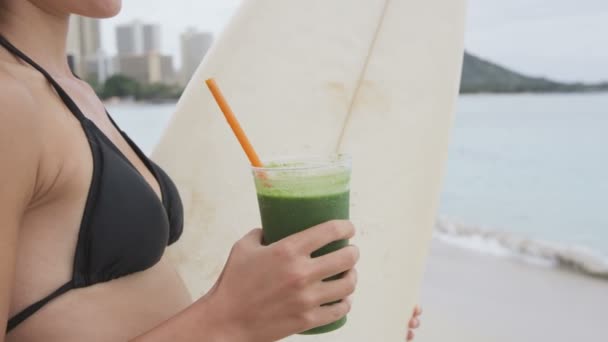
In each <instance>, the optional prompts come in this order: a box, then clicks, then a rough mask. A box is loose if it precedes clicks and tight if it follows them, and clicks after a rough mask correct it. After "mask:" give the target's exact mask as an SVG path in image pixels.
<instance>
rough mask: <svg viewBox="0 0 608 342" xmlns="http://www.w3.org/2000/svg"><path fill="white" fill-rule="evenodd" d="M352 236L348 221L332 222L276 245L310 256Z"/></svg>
mask: <svg viewBox="0 0 608 342" xmlns="http://www.w3.org/2000/svg"><path fill="white" fill-rule="evenodd" d="M354 235H355V227H354V226H353V224H352V223H351V222H350V221H343V220H334V221H329V222H325V223H321V224H320V225H318V226H314V227H312V228H309V229H306V230H304V231H301V232H299V233H297V234H293V235H290V236H288V237H286V238H284V239H283V240H281V241H280V242H278V243H282V244H287V245H288V246H290V247H291V248H294V249H295V250H297V251H298V252H304V253H306V254H308V255H310V254H312V252H314V251H316V250H317V249H319V248H321V247H323V246H325V245H327V244H329V243H330V242H334V241H338V240H348V239H350V238H352V237H353V236H354Z"/></svg>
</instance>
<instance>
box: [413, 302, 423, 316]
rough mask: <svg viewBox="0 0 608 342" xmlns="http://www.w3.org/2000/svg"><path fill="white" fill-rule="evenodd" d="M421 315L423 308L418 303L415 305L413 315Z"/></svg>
mask: <svg viewBox="0 0 608 342" xmlns="http://www.w3.org/2000/svg"><path fill="white" fill-rule="evenodd" d="M420 315H422V308H421V307H420V305H416V306H415V307H414V313H413V317H418V316H420Z"/></svg>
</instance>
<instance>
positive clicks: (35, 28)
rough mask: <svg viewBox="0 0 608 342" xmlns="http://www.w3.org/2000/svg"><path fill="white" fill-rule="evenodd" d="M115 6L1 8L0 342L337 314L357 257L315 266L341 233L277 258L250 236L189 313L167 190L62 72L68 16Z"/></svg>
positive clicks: (167, 332)
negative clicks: (175, 258) (173, 256)
mask: <svg viewBox="0 0 608 342" xmlns="http://www.w3.org/2000/svg"><path fill="white" fill-rule="evenodd" d="M120 5H121V4H120V0H0V46H1V48H0V87H1V88H0V89H2V91H1V92H0V179H2V185H1V186H0V329H5V327H4V324H7V325H6V330H7V334H6V336H3V337H0V342H2V341H24V342H27V341H62V342H63V341H129V340H132V341H167V340H169V339H170V340H172V341H211V342H212V341H231V342H239V341H244V342H245V341H246V342H250V341H260V342H267V341H274V340H277V339H280V338H283V337H286V336H288V335H291V334H294V333H297V332H301V331H304V330H307V329H310V328H312V327H315V326H319V325H323V324H326V323H329V322H332V321H334V320H336V319H337V318H339V317H341V316H343V315H345V314H346V313H347V312H348V311H349V310H350V301H349V300H348V299H347V298H348V296H349V295H350V294H352V292H353V291H354V289H355V285H356V273H355V270H354V266H355V264H356V261H357V259H358V250H357V248H356V247H355V246H349V247H346V248H344V249H342V250H340V251H338V252H335V253H331V254H328V255H326V256H323V257H320V258H315V259H311V258H310V256H309V255H310V253H311V252H312V251H314V250H316V249H318V248H319V247H321V246H323V245H325V244H327V243H328V242H330V241H334V240H337V239H344V238H350V237H352V236H353V234H354V227H353V226H352V224H351V223H350V222H347V221H336V222H328V223H325V224H321V225H319V226H317V227H314V228H312V229H309V230H307V231H305V232H302V233H300V234H297V235H293V236H291V237H289V238H287V239H284V240H282V241H280V242H278V243H276V244H273V245H271V246H262V244H261V233H260V230H253V231H251V232H250V233H249V234H247V235H246V236H245V237H243V238H242V239H241V240H240V241H238V242H236V244H235V245H234V247H233V249H232V251H231V254H230V257H229V260H228V262H227V263H226V266H225V269H224V271H223V273H222V275H221V276H220V278H219V280H218V281H217V283H216V285H215V286H214V287H213V288H212V289H211V290H210V291H209V292H208V293H207V294H206V295H205V296H204V297H202V298H200V299H197V300H196V301H194V302H192V300H191V298H190V297H189V295H188V292H187V290H186V288H185V286H184V284H183V282H182V280H181V279H180V277H179V276H178V274H177V273H176V271H175V269H174V268H173V267H172V266H171V265H170V264H169V263H168V262H167V260H166V259H165V258H164V257H163V254H164V250H165V247H166V246H167V245H168V244H171V243H173V242H175V241H176V240H177V239H178V238H179V236H180V234H181V229H182V224H183V221H182V219H183V217H182V214H183V213H182V207H181V202H180V199H179V195H178V193H177V190H176V189H175V186H174V185H173V183H172V182H171V180H170V179H169V177H168V176H167V175H166V174H165V173H164V172H163V171H162V170H161V169H160V168H159V167H158V166H156V165H155V164H154V163H152V162H151V161H150V160H148V159H147V158H146V157H145V156H144V155H143V154H142V153H141V151H140V150H139V149H138V148H137V146H136V145H135V144H133V142H132V141H131V140H129V138H128V137H127V136H126V135H125V134H124V133H122V132H121V131H120V130H119V129H118V127H117V126H116V125H115V124H114V122H113V121H112V120H111V118H110V117H109V116H108V115H107V113H106V112H105V109H104V107H103V105H102V103H101V102H100V100H99V99H98V98H97V97H96V95H95V93H94V92H93V90H92V89H91V88H90V87H89V86H88V85H87V84H86V83H85V82H83V81H81V80H80V79H78V78H76V77H75V76H73V75H72V73H71V71H70V69H69V67H68V64H67V59H66V55H65V47H66V36H67V30H68V19H69V15H70V14H72V13H74V14H79V15H84V16H89V17H98V18H101V17H110V16H113V15H116V14H117V13H118V11H119V9H120ZM341 272H346V275H345V276H344V278H343V279H340V280H337V281H333V282H322V281H321V280H322V279H324V278H326V277H328V276H331V275H334V274H338V273H341ZM243 279H246V280H247V281H243ZM341 299H345V300H343V301H341V302H339V303H338V304H334V305H331V306H321V304H323V303H328V302H333V301H338V300H341ZM419 314H420V312H419V310H416V311H415V312H414V317H413V318H412V320H411V321H410V325H409V326H410V328H416V327H417V326H418V319H417V316H418V315H419ZM0 335H3V334H0ZM412 337H413V333H412V332H411V331H410V333H409V335H408V339H411V338H412Z"/></svg>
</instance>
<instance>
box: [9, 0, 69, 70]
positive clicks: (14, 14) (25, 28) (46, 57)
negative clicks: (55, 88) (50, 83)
mask: <svg viewBox="0 0 608 342" xmlns="http://www.w3.org/2000/svg"><path fill="white" fill-rule="evenodd" d="M68 22H69V15H68V14H63V13H53V11H51V10H49V9H45V8H40V7H37V6H36V5H34V4H33V3H31V2H30V1H28V0H3V1H0V34H2V35H3V36H4V37H5V38H6V39H8V40H9V41H11V43H13V44H14V45H15V46H17V47H18V48H19V49H20V50H22V51H23V52H24V53H26V54H27V55H28V56H29V57H30V58H32V59H33V60H35V61H36V62H37V63H39V64H40V65H41V66H42V67H43V68H45V69H47V71H48V72H50V73H51V74H54V75H58V76H68V75H71V72H70V67H69V65H68V62H67V58H66V52H65V51H66V40H67V33H68Z"/></svg>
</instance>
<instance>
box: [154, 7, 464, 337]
mask: <svg viewBox="0 0 608 342" xmlns="http://www.w3.org/2000/svg"><path fill="white" fill-rule="evenodd" d="M464 17H465V0H451V1H444V0H425V1H412V0H306V1H303V0H245V1H243V3H242V5H241V7H240V9H239V10H238V11H237V13H236V15H235V16H234V17H233V18H232V21H231V22H230V24H229V25H228V26H227V28H226V29H225V31H224V32H223V34H222V35H221V36H220V37H219V39H218V40H217V41H216V42H215V44H214V46H213V47H212V49H211V50H210V52H209V53H208V54H207V56H206V58H205V60H204V61H203V63H202V64H201V66H200V67H199V68H198V71H197V72H196V74H195V75H194V77H193V78H192V80H191V81H190V83H189V85H188V87H187V88H186V91H185V93H184V95H183V96H182V98H181V100H180V101H179V103H178V106H177V112H176V113H175V115H174V117H173V119H172V121H171V123H170V124H169V126H168V128H167V130H166V132H165V134H164V136H163V138H162V139H161V142H160V143H159V145H158V146H157V149H156V151H155V153H154V154H153V159H155V160H156V161H157V162H158V163H160V164H161V165H162V166H163V167H164V168H165V170H166V171H167V172H168V173H169V174H170V175H171V176H172V177H173V179H174V181H175V182H176V184H177V186H178V188H179V190H180V193H181V195H182V198H183V201H184V205H185V220H186V229H185V233H184V236H183V237H182V239H181V240H180V242H179V243H178V244H177V245H176V247H175V248H173V249H172V250H171V251H170V253H171V256H172V258H173V259H174V260H175V262H176V263H177V265H178V267H179V270H180V273H181V274H182V276H183V277H184V279H185V280H186V283H187V285H188V287H189V289H190V291H191V292H192V294H193V295H194V296H199V295H201V294H203V293H205V292H206V291H207V290H208V289H209V288H210V287H211V286H212V285H213V283H214V282H215V280H216V279H217V277H218V275H219V273H220V271H221V269H222V267H223V265H224V262H225V260H226V258H227V256H228V253H229V250H230V247H231V246H232V244H233V243H234V242H235V241H236V240H237V239H238V238H240V237H241V236H242V235H243V234H244V233H246V232H247V231H248V230H250V229H252V228H254V227H256V226H259V225H260V220H259V213H258V207H257V202H256V195H255V189H254V185H253V180H252V176H251V173H250V170H249V163H248V160H247V158H246V157H245V155H244V153H243V151H242V150H241V148H240V146H239V144H238V142H237V141H236V139H235V138H234V136H233V134H232V132H231V131H230V129H229V127H228V125H227V123H226V122H225V119H224V117H223V115H222V114H221V112H220V111H219V109H218V107H217V105H216V103H215V102H214V100H213V97H212V96H211V95H210V93H209V91H208V90H207V88H206V87H205V84H204V81H205V79H207V78H209V77H214V78H215V79H216V80H217V82H218V84H219V85H220V87H221V88H222V91H223V92H224V94H225V95H226V97H227V99H228V101H229V102H230V104H231V106H232V108H233V110H234V111H235V113H236V114H237V116H238V117H239V120H240V121H241V124H242V126H243V128H244V129H245V131H246V132H247V134H248V135H249V138H250V139H251V141H252V143H253V145H254V146H255V147H256V149H257V150H258V152H259V154H260V156H261V158H262V160H264V159H269V158H272V157H276V156H285V155H309V154H321V155H323V154H329V153H332V152H336V150H338V151H340V152H347V153H349V154H351V155H352V157H353V181H352V190H351V193H352V199H351V201H352V208H351V217H352V219H353V221H354V222H355V224H356V225H357V227H358V236H357V237H356V238H355V240H354V241H353V242H354V243H356V244H357V245H359V246H360V248H361V253H362V258H361V261H360V266H359V267H358V271H359V274H360V280H359V283H360V284H359V288H358V290H357V293H356V296H355V301H354V307H353V311H352V313H351V314H349V321H348V323H347V325H346V326H345V327H343V328H342V329H340V330H338V331H336V332H333V333H330V334H324V335H318V336H294V337H290V338H288V340H289V341H304V340H306V341H339V342H342V341H344V342H346V341H348V342H353V341H355V342H356V341H361V342H363V341H365V342H369V341H402V340H403V339H404V336H405V333H406V324H407V321H408V319H409V317H410V315H411V312H412V308H413V306H414V305H415V303H416V302H417V299H418V292H419V286H420V282H421V277H422V273H423V268H424V261H425V258H426V255H427V251H428V244H429V240H430V238H431V233H432V226H433V222H434V218H435V211H436V208H437V204H438V196H439V192H440V184H441V175H442V170H443V164H444V161H445V157H446V152H447V144H448V133H449V127H450V124H451V117H452V113H453V112H454V105H455V101H456V97H457V92H458V86H459V81H460V71H461V65H462V56H463V35H464Z"/></svg>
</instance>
